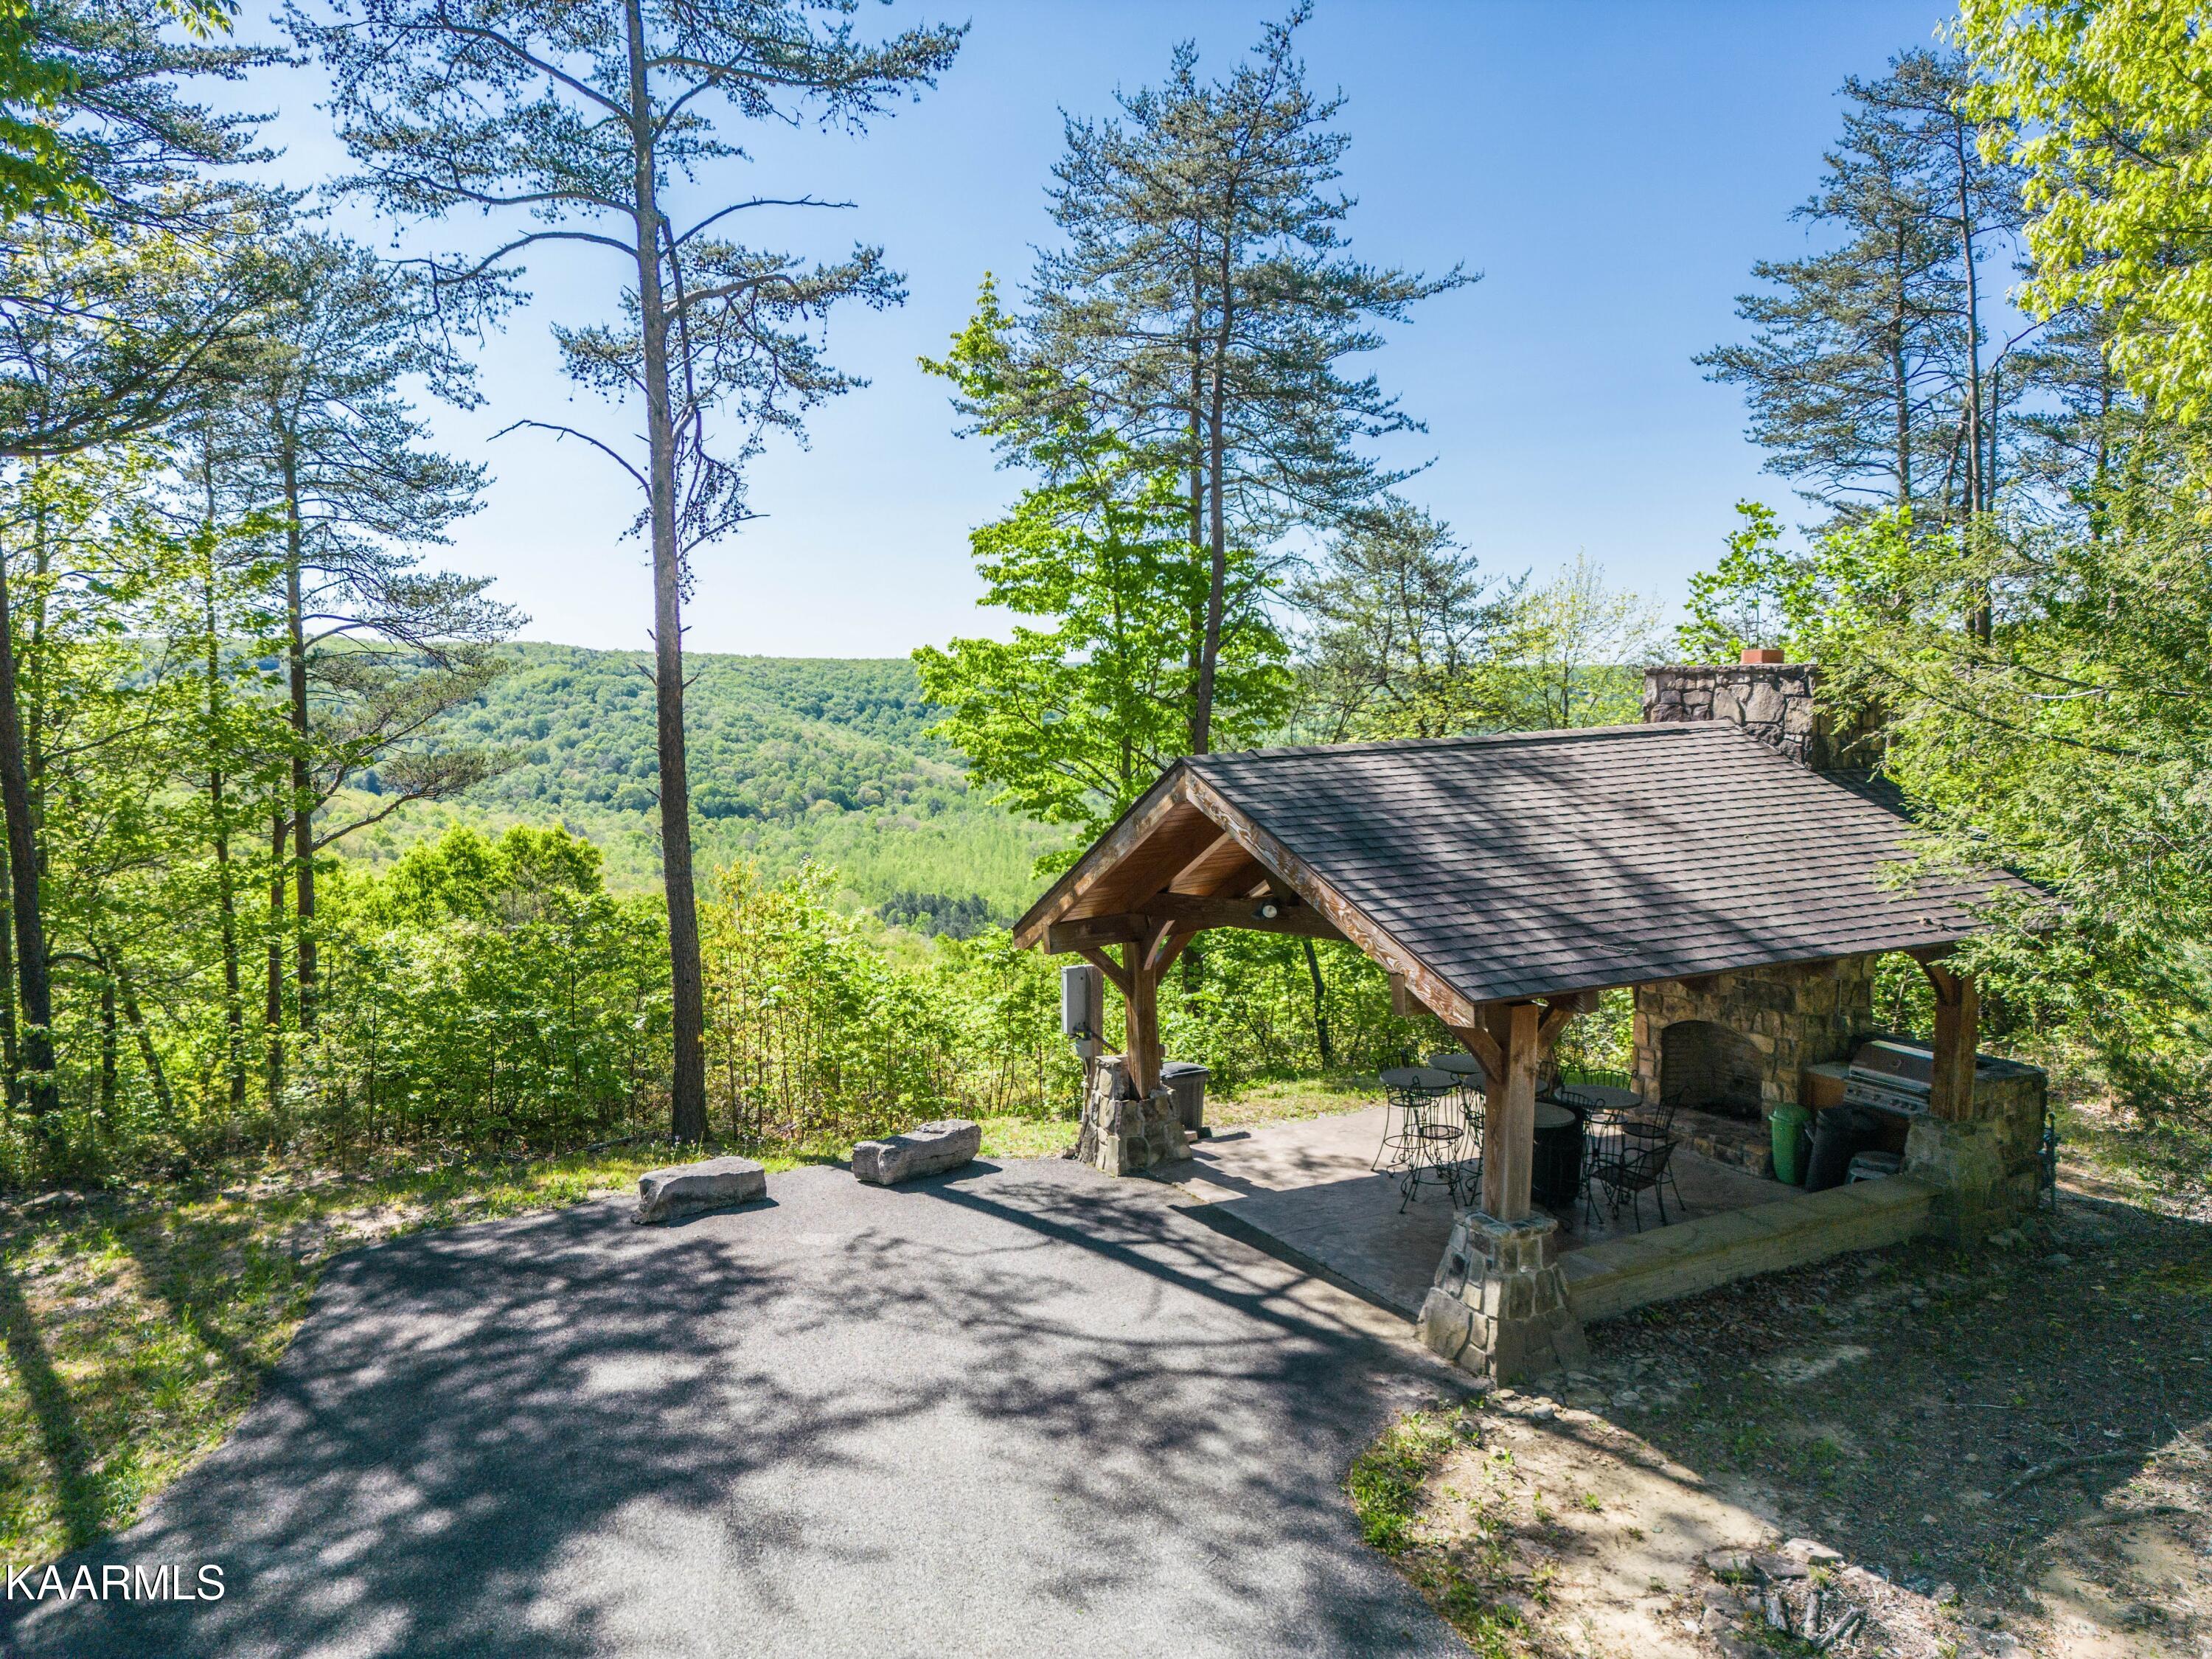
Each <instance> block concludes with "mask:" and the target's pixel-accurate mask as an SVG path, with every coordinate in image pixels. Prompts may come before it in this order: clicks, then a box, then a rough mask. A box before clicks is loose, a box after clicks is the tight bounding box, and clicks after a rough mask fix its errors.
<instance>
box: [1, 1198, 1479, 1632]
mask: <svg viewBox="0 0 2212 1659" xmlns="http://www.w3.org/2000/svg"><path fill="white" fill-rule="evenodd" d="M1183 1204H1184V1200H1182V1197H1181V1195H1180V1194H1176V1192H1175V1191H1174V1190H1173V1189H1172V1188H1163V1187H1161V1186H1158V1185H1157V1184H1155V1183H1153V1182H1146V1181H1121V1182H1115V1181H1109V1180H1108V1179H1106V1178H1105V1177H1103V1176H1097V1175H1094V1174H1093V1173H1091V1171H1089V1170H1084V1169H1082V1168H1080V1167H1079V1166H1077V1165H1075V1164H1068V1163H1062V1162H1059V1161H1056V1160H1055V1161H1050V1162H1036V1163H1020V1164H1008V1165H1007V1166H1006V1167H1004V1168H994V1167H993V1166H991V1165H989V1164H973V1165H970V1166H969V1169H968V1170H966V1171H963V1172H961V1173H960V1174H957V1175H955V1176H943V1177H939V1178H936V1179H933V1180H930V1181H925V1182H916V1183H915V1184H914V1185H912V1186H909V1187H905V1188H893V1189H890V1190H888V1191H887V1190H884V1189H881V1188H872V1187H863V1186H860V1185H858V1184H857V1183H855V1182H854V1180H853V1179H852V1177H851V1176H849V1175H847V1174H846V1173H844V1172H843V1171H842V1170H835V1169H813V1170H799V1171H796V1172H794V1173H793V1174H790V1175H783V1176H772V1177H771V1178H770V1180H769V1196H768V1198H767V1200H764V1201H762V1202H759V1203H756V1204H752V1205H748V1206H745V1207H744V1208H743V1209H739V1210H735V1211H730V1212H722V1213H720V1214H714V1215H709V1216H706V1217H703V1218H699V1219H696V1220H695V1221H692V1222H690V1223H689V1224H686V1225H679V1226H677V1227H673V1228H635V1227H632V1226H630V1225H628V1221H627V1218H626V1212H627V1211H628V1208H629V1205H628V1204H627V1203H626V1202H623V1201H617V1200H609V1201H603V1202H598V1203H592V1204H587V1205H584V1206H579V1207H577V1208H574V1209H571V1210H567V1211H562V1212H557V1213H555V1214H550V1215H541V1216H534V1217H526V1218H517V1219H514V1220H511V1221H501V1222H494V1223H489V1224H486V1225H480V1226H473V1227H464V1228H459V1229H455V1230H453V1231H443V1232H433V1233H425V1234H421V1235H418V1236H416V1237H410V1238H405V1239H401V1240H398V1241H394V1242H392V1243H386V1244H382V1245H378V1246H376V1247H374V1248H372V1249H364V1250H361V1251H358V1252H356V1253H354V1254H352V1255H347V1256H344V1257H342V1258H340V1259H339V1260H338V1261H336V1262H334V1263H333V1264H332V1265H331V1267H330V1269H329V1271H328V1272H327V1273H326V1274H325V1278H324V1279H323V1282H322V1285H321V1286H320V1288H319V1290H318V1291H316V1294H315V1300H314V1304H313V1309H312V1311H311V1313H310V1316H309V1317H308V1319H307V1323H306V1324H305V1325H304V1326H303V1327H302V1328H301V1331H300V1333H299V1334H298V1336H297V1338H296V1339H295V1340H294V1342H293V1344H292V1346H291V1348H290V1349H289V1352H287V1353H286V1354H285V1356H284V1358H283V1360H282V1362H280V1364H278V1365H277V1367H276V1370H275V1371H274V1373H273V1374H272V1375H271V1376H270V1378H269V1379H268V1382H267V1383H266V1385H265V1386H264V1389H263V1392H262V1396H261V1399H260V1401H259V1402H258V1404H257V1405H256V1406H255V1407H253V1409H252V1411H251V1412H250V1413H247V1415H246V1419H245V1420H244V1421H243V1422H241V1423H240V1425H239V1427H238V1429H237V1431H236V1432H235V1433H234V1434H233V1435H232V1437H231V1438H230V1439H229V1441H228V1443H225V1444H224V1445H223V1446H222V1448H221V1449H219V1450H218V1451H216V1453H215V1454H214V1455H212V1456H210V1458H209V1459H208V1460H207V1461H206V1462H204V1463H202V1464H201V1465H200V1466H199V1467H198V1468H196V1469H194V1470H193V1471H192V1472H191V1474H188V1475H186V1476H185V1478H184V1479H183V1480H180V1481H179V1482H178V1484H177V1485H176V1486H173V1488H171V1490H170V1491H169V1492H168V1493H167V1495H166V1496H165V1497H164V1498H162V1499H161V1501H160V1503H159V1504H158V1505H157V1506H156V1507H155V1510H154V1512H153V1513H152V1515H151V1516H149V1518H148V1519H147V1520H146V1521H144V1522H142V1523H141V1524H140V1525H138V1526H137V1527H136V1528H133V1529H132V1530H131V1531H130V1532H129V1533H127V1534H124V1535H123V1536H121V1537H119V1538H117V1539H114V1540H112V1541H109V1542H108V1543H106V1544H105V1545H102V1546H99V1547H95V1548H94V1549H93V1550H90V1551H88V1552H86V1553H85V1554H84V1555H83V1556H82V1557H81V1558H78V1559H82V1560H84V1561H87V1562H88V1563H89V1564H91V1565H92V1566H93V1568H94V1572H95V1574H97V1572H98V1570H99V1568H100V1565H103V1564H105V1563H110V1562H115V1563H131V1564H143V1565H147V1566H148V1567H149V1570H150V1568H151V1567H153V1566H155V1565H160V1564H163V1563H172V1562H181V1563H185V1564H190V1565H197V1564H202V1563H213V1564H219V1565H222V1567H223V1569H224V1572H225V1583H226V1585H227V1593H226V1594H225V1595H224V1596H223V1597H222V1600H221V1601H215V1602H210V1603H197V1604H187V1603H175V1602H169V1603H139V1604H132V1603H128V1602H123V1601H110V1602H104V1603H100V1602H91V1601H76V1602H74V1603H71V1604H68V1605H61V1604H57V1603H53V1602H48V1603H46V1604H44V1605H41V1606H40V1607H37V1608H35V1609H34V1610H31V1611H28V1612H26V1611H25V1610H24V1608H23V1607H22V1605H21V1603H20V1602H19V1603H16V1604H15V1605H14V1607H13V1609H12V1613H10V1612H9V1610H7V1609H4V1608H0V1651H4V1652H6V1653H8V1654H9V1655H14V1654H17V1653H21V1654H22V1655H25V1656H33V1655H35V1656H48V1655H52V1656H61V1655H67V1656H70V1659H124V1656H161V1659H258V1656H270V1659H276V1656H283V1659H310V1656H313V1659H338V1656H369V1655H464V1654H466V1655H495V1656H510V1655H511V1656H515V1659H524V1656H528V1659H576V1656H646V1655H652V1656H671V1659H719V1656H732V1655H743V1656H752V1655H789V1656H793V1659H811V1656H836V1655H847V1654H850V1655H867V1656H871V1659H888V1656H903V1655H911V1656H917V1659H919V1656H929V1659H940V1656H962V1659H967V1656H990V1655H1019V1656H1023V1659H1047V1656H1054V1655H1067V1656H1083V1659H1091V1656H1118V1655H1163V1656H1165V1655H1174V1656H1204V1655H1251V1656H1278V1655H1281V1654H1285V1653H1297V1654H1299V1655H1301V1656H1325V1655H1339V1656H1346V1659H1350V1656H1357V1655H1370V1654H1407V1655H1432V1656H1444V1655H1451V1654H1459V1653H1462V1652H1463V1651H1464V1650H1463V1649H1462V1648H1461V1647H1460V1645H1459V1644H1458V1643H1457V1640H1456V1638H1454V1637H1453V1636H1452V1634H1451V1632H1449V1630H1448V1629H1446V1628H1445V1626H1443V1624H1442V1623H1441V1622H1440V1621H1439V1620H1437V1619H1436V1618H1435V1617H1434V1616H1433V1615H1432V1614H1431V1613H1429V1611H1428V1610H1427V1608H1426V1607H1425V1606H1424V1605H1423V1604H1422V1603H1421V1601H1420V1600H1419V1598H1418V1596H1416V1595H1414V1594H1413V1591H1412V1590H1411V1589H1408V1588H1407V1586H1406V1585H1405V1583H1403V1582H1402V1581H1401V1580H1400V1579H1399V1577H1397V1576H1396V1574H1395V1573H1394V1572H1393V1571H1391V1570H1390V1568H1389V1566H1388V1565H1386V1564H1385V1562H1384V1560H1383V1558H1382V1557H1381V1556H1380V1555H1377V1554H1376V1553H1373V1552H1372V1551H1370V1550H1369V1549H1368V1548H1366V1547H1365V1546H1364V1545H1363V1544H1362V1543H1361V1542H1360V1540H1359V1533H1358V1525H1357V1523H1356V1521H1355V1519H1354V1517H1353V1516H1352V1510H1351V1508H1350V1506H1349V1504H1347V1503H1346V1499H1345V1498H1344V1494H1343V1492H1342V1488H1341V1483H1342V1480H1343V1478H1344V1475H1345V1472H1346V1468H1347V1467H1348V1466H1349V1464H1350V1462H1351V1461H1352V1457H1353V1455H1355V1453H1357V1452H1358V1449H1360V1448H1361V1447H1362V1446H1364V1444H1365V1443H1367V1442H1368V1441H1369V1440H1370V1438H1371V1437H1373V1436H1374V1435H1375V1434H1376V1432H1377V1431H1379V1430H1380V1429H1381V1427H1382V1426H1383V1424H1384V1423H1385V1422H1386V1421H1387V1420H1388V1419H1389V1417H1390V1416H1392V1415H1393V1414H1395V1413H1396V1412H1398V1411H1400V1410H1401V1409H1403V1408H1405V1407H1408V1406H1411V1405H1414V1404H1418V1403H1420V1402H1422V1401H1430V1400H1434V1399H1436V1398H1437V1397H1438V1396H1439V1395H1446V1394H1449V1393H1453V1392H1455V1390H1456V1384H1455V1382H1454V1380H1453V1379H1454V1378H1455V1376H1456V1375H1457V1374H1456V1373H1454V1372H1452V1371H1450V1370H1448V1369H1447V1368H1445V1367H1444V1366H1443V1364H1441V1363H1440V1362H1438V1361H1437V1360H1436V1359H1435V1358H1433V1357H1432V1356H1430V1355H1429V1354H1427V1353H1426V1352H1425V1351H1423V1350H1421V1349H1419V1347H1417V1346H1413V1345H1412V1344H1411V1343H1410V1342H1408V1341H1407V1340H1406V1337H1405V1334H1404V1329H1403V1327H1402V1326H1401V1325H1399V1324H1398V1322H1395V1321H1394V1320H1391V1319H1389V1317H1388V1316H1385V1315H1383V1314H1380V1313H1378V1312H1376V1310H1374V1309H1372V1308H1370V1307H1369V1306H1368V1305H1367V1304H1365V1303H1364V1302H1361V1301H1359V1300H1358V1299H1356V1298H1354V1297H1349V1296H1346V1295H1345V1294H1343V1293H1342V1292H1341V1291H1338V1290H1335V1289H1334V1288H1332V1287H1330V1286H1329V1285H1326V1284H1323V1283H1322V1282H1320V1281H1318V1280H1316V1279H1314V1278H1312V1277H1310V1276H1309V1275H1306V1274H1304V1273H1299V1272H1298V1271H1297V1270H1295V1269H1294V1268H1293V1267H1289V1266H1286V1265H1285V1263H1283V1262H1282V1261H1278V1260H1276V1259H1275V1258H1273V1257H1272V1256H1270V1255H1265V1254H1263V1253H1261V1252H1260V1251H1258V1250H1255V1249H1250V1248H1249V1247H1248V1246H1246V1245H1243V1244H1241V1243H1237V1242H1236V1241H1234V1240H1232V1239H1229V1238H1225V1237H1223V1236H1222V1235H1221V1234H1219V1233H1218V1232H1217V1231H1213V1230H1212V1229H1211V1228H1208V1227H1206V1226H1204V1225H1200V1224H1199V1223H1198V1222H1196V1221H1194V1219H1192V1218H1189V1217H1188V1215H1186V1214H1184V1213H1182V1208H1181V1206H1183ZM75 1566H76V1560H75V1559H73V1560H72V1561H71V1562H70V1563H67V1564H65V1571H70V1572H73V1571H74V1570H75ZM11 1616H12V1618H13V1620H14V1623H13V1625H12V1626H5V1623H4V1621H6V1620H8V1619H9V1618H10V1617H11Z"/></svg>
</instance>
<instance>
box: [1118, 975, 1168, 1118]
mask: <svg viewBox="0 0 2212 1659" xmlns="http://www.w3.org/2000/svg"><path fill="white" fill-rule="evenodd" d="M1124 956H1125V960H1126V961H1127V963H1128V975H1129V982H1128V984H1127V986H1126V987H1123V989H1122V994H1121V1001H1122V1006H1123V1009H1124V1012H1125V1013H1126V1015H1127V1020H1126V1030H1127V1038H1128V1041H1127V1043H1126V1044H1125V1045H1124V1054H1125V1057H1126V1059H1127V1063H1128V1067H1129V1081H1130V1083H1131V1084H1132V1085H1133V1086H1134V1087H1135V1089H1136V1091H1137V1098H1138V1099H1139V1100H1142V1099H1145V1098H1146V1097H1148V1096H1150V1095H1151V1093H1152V1091H1153V1090H1155V1089H1157V1088H1158V1087H1159V1086H1160V970H1159V969H1158V966H1157V965H1155V963H1153V962H1152V951H1150V950H1149V949H1148V948H1146V941H1144V940H1139V941H1138V942H1137V943H1135V944H1133V945H1127V946H1126V947H1124Z"/></svg>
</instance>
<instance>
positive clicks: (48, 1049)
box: [0, 555, 58, 1119]
mask: <svg viewBox="0 0 2212 1659" xmlns="http://www.w3.org/2000/svg"><path fill="white" fill-rule="evenodd" d="M15 668H16V664H15V620H14V617H13V615H12V614H11V612H10V611H9V597H8V568H7V559H6V557H5V556H4V555H0V807H4V809H5V812H6V817H7V820H8V868H9V875H10V877H11V878H12V879H11V880H10V882H9V903H10V908H12V909H13V911H14V913H15V983H16V986H17V988H18V990H19V991H20V992H21V997H22V1002H23V1031H22V1061H23V1091H24V1096H25V1097H26V1098H27V1100H28V1101H29V1103H30V1107H31V1112H32V1115H33V1116H34V1117H38V1118H40V1119H45V1118H46V1117H47V1116H48V1115H50V1114H51V1113H52V1111H53V1109H54V1108H55V1106H56V1105H57V1104H58V1097H57V1095H56V1092H55V1087H54V1034H53V1033H54V999H53V987H52V981H50V980H49V979H48V977H47V963H46V918H45V916H44V915H43V914H42V913H41V911H40V904H39V851H38V842H37V836H36V835H35V833H34V831H33V827H32V818H31V783H30V777H29V775H28V773H27V769H26V768H25V766H24V758H23V720H22V710H21V703H20V701H19V699H18V697H17V695H16V673H15Z"/></svg>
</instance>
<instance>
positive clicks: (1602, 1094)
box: [1552, 1083, 1644, 1115]
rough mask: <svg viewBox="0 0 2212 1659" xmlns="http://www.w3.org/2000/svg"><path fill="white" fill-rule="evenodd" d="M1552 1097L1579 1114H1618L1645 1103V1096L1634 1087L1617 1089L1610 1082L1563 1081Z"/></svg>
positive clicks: (1554, 1090)
mask: <svg viewBox="0 0 2212 1659" xmlns="http://www.w3.org/2000/svg"><path fill="white" fill-rule="evenodd" d="M1552 1098H1553V1100H1555V1101H1558V1102H1559V1103H1561V1104H1562V1105H1565V1106H1566V1107H1568V1108H1569V1109H1575V1110H1577V1115H1587V1114H1589V1113H1591V1112H1600V1113H1605V1114H1607V1115H1617V1114H1619V1113H1621V1112H1629V1111H1633V1110H1635V1109H1636V1108H1638V1106H1641V1105H1642V1104H1643V1103H1644V1097H1643V1096H1642V1095H1639V1094H1638V1093H1637V1092H1636V1091H1635V1090H1633V1089H1616V1088H1614V1087H1613V1085H1611V1084H1610V1083H1562V1084H1560V1085H1559V1086H1558V1087H1557V1088H1555V1089H1553V1091H1552Z"/></svg>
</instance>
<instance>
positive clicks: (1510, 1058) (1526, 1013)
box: [1482, 1002, 1541, 1221]
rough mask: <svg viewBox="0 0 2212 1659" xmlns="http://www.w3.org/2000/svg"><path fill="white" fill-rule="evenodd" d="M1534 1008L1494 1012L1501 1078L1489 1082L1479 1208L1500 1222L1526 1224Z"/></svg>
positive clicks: (1531, 1162) (1537, 1013)
mask: <svg viewBox="0 0 2212 1659" xmlns="http://www.w3.org/2000/svg"><path fill="white" fill-rule="evenodd" d="M1540 1018H1541V1010H1540V1009H1538V1007H1537V1006H1536V1005H1535V1004H1534V1003H1533V1002H1516V1003H1512V1004H1510V1005H1509V1006H1505V1007H1503V1008H1498V1009H1493V1010H1492V1012H1491V1017H1490V1032H1491V1036H1492V1039H1493V1040H1494V1041H1495V1042H1497V1044H1498V1059H1499V1060H1500V1062H1501V1063H1502V1066H1503V1070H1502V1072H1501V1073H1500V1074H1499V1075H1498V1076H1497V1077H1494V1078H1492V1079H1491V1082H1490V1098H1489V1101H1488V1103H1486V1107H1485V1109H1484V1112H1483V1118H1482V1208H1483V1212H1484V1213H1486V1214H1487V1215H1489V1216H1491V1217H1492V1218H1495V1219H1497V1220H1499V1221H1521V1220H1525V1219H1526V1218H1527V1217H1528V1212H1529V1202H1528V1182H1529V1177H1530V1176H1531V1175H1533V1174H1534V1170H1535V1164H1536V1067H1537V1065H1538V1062H1539V1060H1540V1059H1541V1055H1540V1054H1539V1053H1538V1042H1537V1025H1538V1021H1539V1019H1540Z"/></svg>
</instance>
